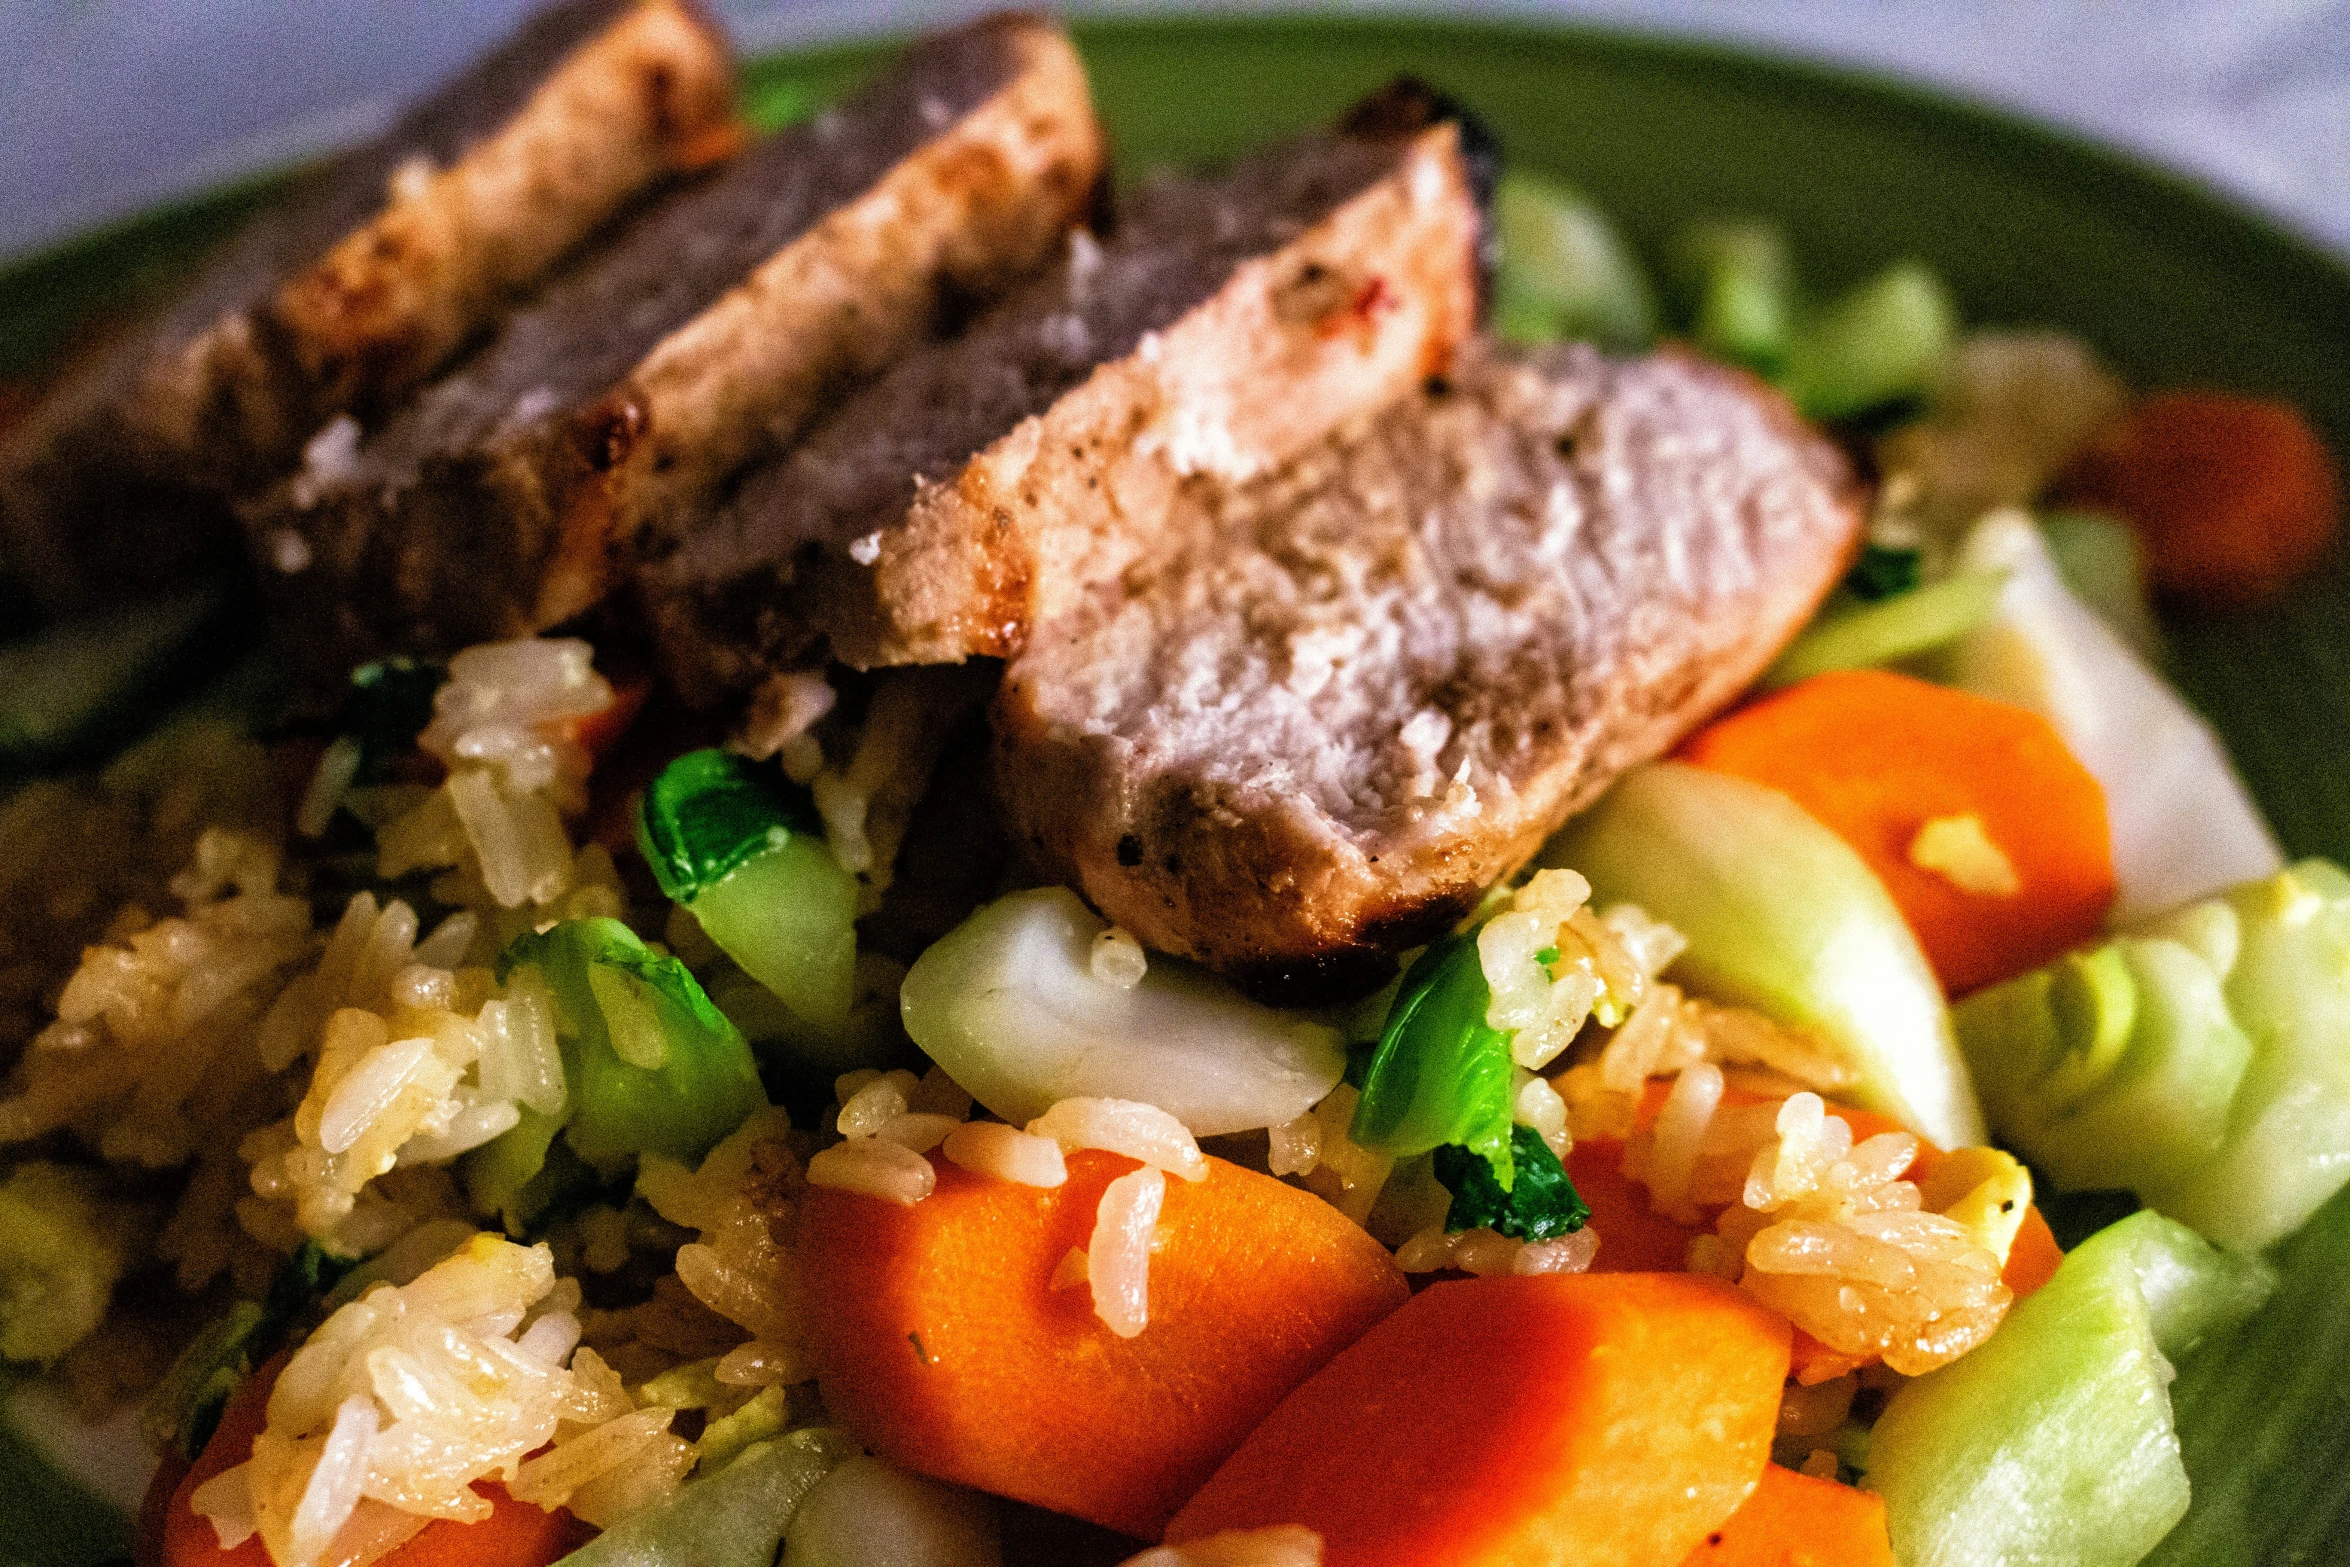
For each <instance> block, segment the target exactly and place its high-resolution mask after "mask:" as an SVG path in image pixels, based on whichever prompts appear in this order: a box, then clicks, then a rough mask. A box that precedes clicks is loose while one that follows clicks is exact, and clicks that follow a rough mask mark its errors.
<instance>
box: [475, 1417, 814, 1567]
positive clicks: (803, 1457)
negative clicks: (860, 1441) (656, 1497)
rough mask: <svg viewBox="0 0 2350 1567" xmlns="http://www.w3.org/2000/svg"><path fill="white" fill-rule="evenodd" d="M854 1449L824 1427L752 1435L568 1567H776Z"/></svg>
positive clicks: (499, 1566)
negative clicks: (791, 1531) (808, 1507)
mask: <svg viewBox="0 0 2350 1567" xmlns="http://www.w3.org/2000/svg"><path fill="white" fill-rule="evenodd" d="M856 1451H857V1445H856V1444H855V1443H854V1442H852V1441H850V1440H849V1439H848V1438H847V1437H846V1436H844V1435H842V1434H841V1433H840V1432H838V1431H833V1430H828V1429H824V1428H821V1427H819V1428H816V1429H813V1430H806V1431H794V1432H792V1433H791V1434H790V1435H788V1436H779V1437H777V1438H775V1439H774V1440H773V1441H769V1442H754V1443H752V1444H751V1445H750V1446H749V1447H746V1448H744V1449H743V1450H742V1452H741V1453H740V1454H738V1455H736V1457H735V1459H734V1460H733V1462H731V1463H729V1464H728V1465H727V1466H726V1467H725V1468H723V1469H721V1470H719V1471H718V1472H717V1473H716V1474H713V1475H708V1476H704V1477H702V1478H699V1479H695V1480H691V1481H689V1482H687V1483H686V1484H685V1485H683V1486H680V1487H679V1488H678V1489H677V1490H675V1491H673V1492H671V1493H670V1494H669V1495H668V1496H667V1497H666V1498H664V1499H663V1500H661V1501H659V1502H656V1503H654V1504H653V1505H652V1506H650V1507H647V1508H645V1509H644V1510H643V1511H641V1512H636V1513H631V1514H629V1515H628V1516H627V1517H625V1518H623V1519H621V1520H620V1521H619V1522H618V1523H616V1524H614V1525H613V1526H612V1527H611V1528H609V1529H606V1530H605V1531H604V1532H603V1533H602V1534H599V1535H597V1536H596V1537H595V1538H594V1539H592V1540H590V1541H588V1543H587V1544H585V1545H583V1546H581V1547H580V1548H579V1549H578V1550H576V1551H574V1552H572V1553H571V1554H570V1555H569V1556H566V1557H564V1558H563V1567H774V1562H775V1553H776V1549H777V1547H778V1546H780V1545H781V1544H782V1543H783V1537H784V1533H785V1531H786V1530H787V1529H788V1528H789V1527H790V1524H791V1522H792V1518H793V1516H794V1514H795V1513H796V1512H797V1510H798V1509H799V1507H800V1506H801V1504H802V1503H804V1502H805V1501H806V1500H807V1498H808V1495H809V1493H810V1492H812V1491H813V1490H814V1489H815V1488H816V1486H817V1484H818V1483H819V1482H820V1481H822V1480H823V1479H824V1477H825V1476H826V1475H828V1474H830V1473H831V1472H832V1471H833V1470H834V1469H836V1468H838V1467H839V1466H840V1465H841V1464H843V1463H845V1462H847V1461H848V1460H849V1459H851V1458H852V1457H854V1456H855V1455H856ZM482 1560H483V1564H484V1567H507V1564H506V1563H505V1562H502V1561H500V1562H496V1563H494V1564H492V1563H489V1562H488V1561H487V1559H486V1558H485V1559H482Z"/></svg>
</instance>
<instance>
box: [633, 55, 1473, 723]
mask: <svg viewBox="0 0 2350 1567" xmlns="http://www.w3.org/2000/svg"><path fill="white" fill-rule="evenodd" d="M1450 115H1451V110H1450V109H1449V107H1448V106H1446V105H1444V104H1443V103H1442V102H1441V101H1440V100H1438V99H1436V98H1435V97H1434V96H1433V95H1431V94H1429V93H1427V92H1426V90H1425V89H1421V88H1418V87H1416V86H1414V85H1412V84H1408V83H1402V84H1398V85H1396V86H1394V87H1391V88H1389V89H1387V90H1385V91H1384V92H1382V93H1381V94H1379V95H1376V96H1375V97H1373V98H1372V99H1370V100H1367V101H1366V103H1365V104H1364V105H1362V106H1359V107H1358V108H1357V110H1356V111H1355V112H1354V114H1353V115H1352V116H1350V118H1349V120H1348V121H1347V122H1346V123H1345V124H1344V125H1342V126H1341V127H1340V129H1339V130H1338V131H1336V132H1334V133H1328V134H1321V135H1314V136H1308V137H1304V138H1301V139H1299V140H1297V141H1293V142H1290V143H1287V144H1284V145H1282V146H1278V147H1275V148H1272V149H1269V150H1267V151H1264V152H1261V153H1258V154H1256V155H1254V156H1252V157H1250V158H1248V159H1246V160H1244V161H1243V162H1241V163H1240V164H1239V165H1238V166H1236V167H1235V168H1233V169H1232V170H1231V171H1229V172H1228V173H1226V174H1224V175H1221V176H1218V177H1216V178H1212V179H1200V178H1176V177H1167V178H1162V179H1159V180H1157V181H1154V182H1152V183H1149V184H1147V185H1145V186H1144V187H1143V189H1142V190H1141V191H1140V192H1138V193H1137V194H1136V195H1135V197H1134V198H1133V200H1132V201H1131V203H1130V204H1129V205H1128V206H1127V207H1126V208H1125V209H1124V211H1122V212H1121V213H1120V215H1119V218H1118V222H1117V226H1116V228H1115V230H1114V231H1113V232H1112V233H1111V235H1110V236H1109V237H1108V238H1107V239H1106V240H1104V241H1102V242H1099V243H1096V242H1095V240H1094V239H1093V238H1092V237H1091V236H1090V235H1084V234H1080V235H1078V236H1076V237H1075V238H1074V239H1073V240H1072V242H1071V246H1070V249H1069V253H1068V255H1067V256H1066V258H1065V259H1064V260H1063V261H1062V262H1061V264H1060V265H1059V266H1058V267H1057V268H1055V269H1054V270H1053V271H1052V272H1050V273H1048V274H1046V275H1045V276H1044V277H1042V278H1039V279H1038V280H1037V281H1036V282H1034V283H1033V284H1031V285H1029V286H1027V287H1026V288H1024V289H1022V290H1020V291H1018V292H1017V293H1015V294H1013V295H1012V296H1011V297H1010V298H1008V299H1006V300H1005V301H1004V302H1003V303H1002V304H1000V305H998V306H997V307H996V308H995V309H994V310H993V311H991V312H990V313H988V314H987V315H986V316H984V317H982V318H981V319H979V320H978V321H976V322H975V323H973V324H972V325H971V327H970V328H969V329H968V330H966V331H965V332H963V333H962V334H961V335H960V336H958V337H956V338H954V339H952V340H950V341H948V342H945V343H942V344H939V345H937V346H936V347H933V348H928V349H925V350H923V351H921V352H919V353H916V354H913V355H910V356H909V357H908V358H906V359H905V360H903V361H901V362H900V363H899V364H898V365H897V366H896V367H894V368H893V369H891V370H890V371H889V372H888V373H887V374H885V375H883V376H882V377H880V378H879V379H878V380H876V381H875V382H874V383H873V384H872V385H871V386H870V387H868V388H867V389H866V390H865V391H864V392H863V393H861V394H859V395H858V396H857V397H855V398H852V399H850V400H849V401H848V402H846V403H845V404H844V405H842V407H841V408H840V409H839V410H838V411H837V412H835V413H833V414H832V415H831V416H829V417H828V418H827V419H826V420H825V422H824V423H823V424H821V425H819V426H818V427H817V428H816V429H815V430H814V431H813V432H812V433H811V434H810V435H809V437H808V439H807V440H806V441H805V442H804V443H803V444H802V445H801V446H800V447H799V448H798V449H797V450H795V451H794V452H792V453H791V454H789V455H788V456H786V457H785V458H783V459H782V460H781V461H779V462H777V463H775V464H773V465H771V466H768V467H765V468H763V469H758V470H754V471H753V472H752V473H751V474H750V475H749V476H748V477H747V478H746V479H745V481H744V482H743V484H742V487H741V489H740V492H739V493H738V494H737V495H736V497H735V498H734V500H733V502H732V503H731V504H730V505H729V506H728V507H727V508H726V509H725V510H724V511H722V512H721V513H720V514H719V515H718V516H717V517H716V518H714V519H713V520H712V521H710V522H709V523H707V524H705V525H704V526H702V527H701V528H699V529H698V530H696V531H695V532H694V533H693V534H691V535H690V536H688V537H687V538H686V539H685V540H684V542H683V544H682V545H681V546H680V547H679V548H678V550H677V551H676V552H675V553H674V554H673V555H671V556H670V557H668V558H667V559H665V560H660V561H657V562H655V563H653V564H652V565H650V566H648V567H647V568H646V569H645V570H644V572H643V573H642V574H641V577H640V592H641V597H642V600H643V602H644V605H645V607H646V610H647V613H648V616H649V618H650V620H651V622H652V624H653V627H654V629H655V633H656V635H657V637H658V639H659V641H660V644H661V648H662V651H663V655H664V660H665V663H666V665H667V667H668V670H669V672H670V674H671V677H672V678H673V679H674V680H675V682H676V683H677V684H678V686H679V687H680V689H681V690H682V691H683V692H684V693H685V694H686V696H687V698H688V699H689V700H696V701H703V702H710V701H716V700H719V699H721V698H723V697H726V696H728V695H731V694H736V693H740V692H742V691H745V690H748V689H749V688H751V687H752V686H753V685H755V684H756V683H757V682H758V681H759V680H761V679H762V678H764V677H766V676H767V675H769V674H770V673H772V672H775V671H778V670H782V669H788V668H790V667H793V666H794V665H797V664H800V663H804V662H806V661H808V660H810V659H813V658H817V657H820V656H821V655H822V653H823V652H824V651H826V650H829V652H830V654H831V656H833V657H835V658H838V659H840V660H842V661H843V662H846V663H848V664H851V665H854V666H857V667H870V666H873V665H878V664H906V663H944V662H955V661H958V660H961V659H964V658H969V657H973V656H980V655H984V656H989V657H1000V656H1004V655H1007V654H1010V653H1013V652H1016V651H1017V650H1018V649H1019V647H1020V644H1021V641H1022V639H1023V637H1024V636H1025V635H1026V631H1027V627H1028V626H1029V624H1030V623H1031V622H1032V621H1034V620H1037V619H1040V618H1045V617H1049V616H1050V615H1052V614H1053V613H1055V612H1056V611H1057V610H1058V609H1059V608H1060V607H1061V606H1062V605H1064V604H1066V603H1068V602H1070V601H1071V600H1072V599H1073V598H1074V596H1075V595H1076V594H1078V593H1079V592H1081V591H1082V590H1083V589H1084V588H1085V587H1086V586H1087V585H1089V584H1090V583H1092V582H1095V581H1098V580H1099V579H1101V578H1102V577H1104V576H1106V575H1111V574H1114V573H1115V572H1117V571H1118V570H1119V569H1120V567H1122V566H1123V565H1124V564H1125V563H1126V561H1127V560H1129V559H1130V558H1131V557H1132V556H1133V555H1134V554H1135V553H1136V551H1137V550H1139V549H1140V548H1141V547H1142V546H1143V544H1144V543H1145V542H1147V539H1148V535H1149V532H1150V529H1151V527H1152V526H1153V519H1155V518H1156V516H1157V515H1158V513H1159V512H1160V511H1161V510H1162V509H1163V508H1164V506H1165V503H1166V499H1167V496H1168V494H1169V493H1170V491H1171V490H1172V489H1173V488H1174V487H1175V486H1176V485H1177V484H1178V483H1180V482H1182V481H1183V480H1184V479H1186V478H1187V477H1189V476H1193V475H1205V476H1212V477H1215V478H1218V479H1221V480H1226V481H1234V482H1237V481H1244V480H1247V479H1249V478H1251V477H1253V476H1255V475H1257V474H1260V473H1263V472H1265V471H1267V470H1269V469H1271V468H1274V467H1276V466H1278V465H1279V464H1281V463H1283V462H1286V461H1288V460H1289V459H1290V458H1291V457H1293V456H1295V455H1296V454H1297V453H1298V452H1300V451H1302V450H1304V449H1306V448H1307V447H1309V446H1311V445H1312V444H1313V443H1314V442H1316V441H1318V440H1320V439H1322V438H1323V437H1324V436H1326V435H1327V434H1328V433H1329V432H1330V431H1331V430H1332V429H1333V428H1336V427H1338V426H1340V425H1342V424H1346V423H1349V422H1353V421H1359V420H1361V419H1363V418H1366V417H1368V416H1369V415H1370V414H1372V413H1373V412H1375V411H1376V410H1377V409H1379V408H1380V407H1382V406H1384V405H1385V404H1387V403H1389V402H1392V401H1393V400H1395V399H1396V398H1397V397H1400V396H1402V395H1404V394H1405V393H1406V392H1407V391H1408V390H1409V389H1410V388H1412V387H1413V386H1416V385H1417V384H1418V383H1419V381H1420V379H1421V378H1422V377H1423V376H1425V375H1427V374H1429V373H1430V372H1432V371H1435V370H1439V369H1441V368H1443V367H1444V366H1445V365H1446V364H1447V363H1448V362H1449V360H1450V358H1451V355H1452V352H1453V349H1454V348H1455V346H1456V345H1457V344H1459V343H1460V342H1461V341H1462V340H1463V339H1465V338H1466V337H1467V336H1468V335H1469V333H1470V331H1471V330H1472V328H1473V324H1474V318H1475V312H1476V299H1477V290H1478V253H1479V247H1480V231H1481V217H1480V195H1479V187H1480V185H1481V184H1482V182H1483V178H1484V170H1483V168H1482V165H1481V162H1480V159H1481V156H1482V150H1481V149H1480V148H1476V147H1471V146H1465V145H1464V139H1463V132H1462V129H1461V125H1460V124H1459V123H1458V122H1457V121H1456V120H1454V119H1453V118H1451V117H1450Z"/></svg>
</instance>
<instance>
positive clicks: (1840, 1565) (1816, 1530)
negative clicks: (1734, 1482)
mask: <svg viewBox="0 0 2350 1567" xmlns="http://www.w3.org/2000/svg"><path fill="white" fill-rule="evenodd" d="M1681 1567H1893V1546H1892V1542H1891V1541H1889V1540H1888V1539H1887V1538H1886V1537H1885V1504H1884V1503H1883V1502H1882V1501H1880V1500H1879V1499H1878V1498H1876V1497H1875V1496H1872V1495H1871V1494H1870V1493H1868V1492H1867V1491H1856V1490H1854V1489H1853V1488H1852V1487H1851V1486H1849V1485H1839V1484H1837V1483H1836V1482H1835V1481H1833V1480H1821V1479H1815V1478H1814V1477H1813V1476H1811V1475H1806V1474H1797V1473H1796V1472H1795V1471H1794V1470H1792V1469H1782V1468H1780V1467H1779V1466H1778V1465H1777V1464H1770V1465H1767V1466H1766V1467H1765V1468H1764V1469H1763V1476H1762V1483H1761V1484H1759V1485H1757V1486H1756V1487H1755V1488H1754V1494H1753V1495H1752V1496H1750V1497H1748V1498H1747V1499H1746V1501H1745V1503H1744V1504H1743V1505H1741V1506H1740V1507H1739V1509H1738V1510H1737V1511H1736V1512H1734V1513H1732V1514H1731V1515H1730V1518H1729V1521H1728V1522H1727V1523H1725V1524H1723V1525H1722V1526H1721V1527H1720V1528H1719V1529H1716V1530H1715V1531H1714V1532H1713V1533H1711V1534H1709V1535H1707V1536H1706V1537H1705V1541H1704V1543H1702V1544H1701V1545H1699V1546H1698V1547H1697V1549H1696V1550H1694V1551H1691V1552H1690V1553H1689V1556H1688V1559H1687V1560H1685V1561H1684V1562H1683V1563H1682V1564H1681Z"/></svg>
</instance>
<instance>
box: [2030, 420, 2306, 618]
mask: <svg viewBox="0 0 2350 1567" xmlns="http://www.w3.org/2000/svg"><path fill="white" fill-rule="evenodd" d="M2064 493H2065V494H2066V496H2067V498H2068V499H2071V500H2074V501H2077V502H2082V503H2086V504H2089V505H2092V506H2098V507H2102V508H2105V509H2109V510H2111V511H2114V512H2117V513H2119V514H2120V516H2121V518H2122V520H2123V521H2125V522H2127V523H2129V524H2130V526H2131V527H2132V529H2133V530H2134V531H2135V532H2136V533H2137V535H2138V538H2139V541H2140V542H2141V544H2142V545H2143V546H2144V548H2145V551H2146V566H2147V575H2148V576H2149V577H2150V578H2151V579H2152V580H2153V583H2154V585H2155V587H2157V588H2158V589H2160V590H2161V591H2162V592H2164V593H2166V594H2169V595H2171V596H2172V597H2174V598H2180V599H2186V600H2192V601H2196V602H2201V603H2209V604H2219V605H2225V606H2230V607H2235V608H2245V607H2249V606H2253V605H2257V604H2260V603H2262V602H2264V601H2265V600H2267V599H2270V598H2273V597H2274V596H2275V595H2276V594H2277V593H2279V592H2280V591H2282V590H2283V589H2284V588H2286V587H2288V586H2290V585H2291V584H2292V582H2293V580H2294V579H2295V578H2297V577H2299V576H2301V575H2303V574H2304V573H2306V572H2308V571H2309V570H2310V569H2311V568H2313V567H2314V566H2316V565H2317V564H2318V562H2319V561H2321V560H2323V559H2324V558H2325V554H2326V551H2327V549H2328V548H2329V547H2330V546H2331V545H2332V543H2333V540H2334V535H2335V533H2336V532H2337V531H2338V530H2339V528H2340V526H2341V514H2342V496H2341V481H2340V477H2339V475H2338V473H2337V471H2336V469H2335V467H2334V463H2333V460H2332V458H2331V457H2330V456H2329V455H2328V454H2327V452H2326V447H2325V442H2324V441H2323V440H2321V439H2320V438H2319V436H2318V434H2317V432H2316V431H2315V430H2313V429H2311V428H2310V427H2309V421H2308V420H2306V419H2304V418H2303V417H2302V416H2301V413H2300V410H2298V409H2296V408H2294V407H2293V406H2292V405H2291V404H2289V403H2280V402H2273V401H2270V400H2268V399H2265V398H2257V397H2238V396H2235V395H2233V394H2230V393H2226V392H2205V391H2186V392H2164V393H2161V394H2159V395H2157V396H2153V397H2149V398H2147V399H2146V400H2145V401H2144V402H2142V403H2140V404H2139V405H2138V406H2137V407H2136V408H2135V409H2133V410H2131V412H2130V413H2129V414H2128V415H2127V416H2126V417H2125V418H2123V419H2121V420H2119V421H2117V422H2116V423H2115V424H2114V425H2113V426H2112V427H2111V428H2110V429H2108V430H2106V431H2105V432H2104V433H2103V434H2102V435H2101V436H2100V437H2099V438H2098V439H2097V440H2096V441H2095V442H2093V443H2092V444H2091V445H2090V447H2089V449H2088V451H2086V452H2085V453H2083V454H2082V456H2081V458H2080V460H2079V461H2078V462H2077V463H2076V464H2075V465H2074V467H2073V471H2072V472H2071V473H2070V474H2069V475H2068V476H2067V478H2066V480H2065V483H2064Z"/></svg>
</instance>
